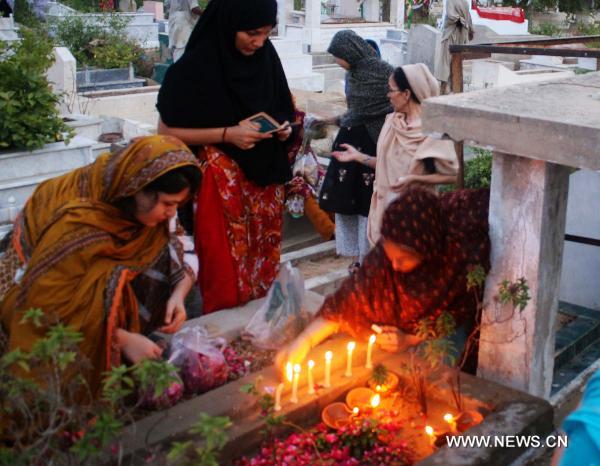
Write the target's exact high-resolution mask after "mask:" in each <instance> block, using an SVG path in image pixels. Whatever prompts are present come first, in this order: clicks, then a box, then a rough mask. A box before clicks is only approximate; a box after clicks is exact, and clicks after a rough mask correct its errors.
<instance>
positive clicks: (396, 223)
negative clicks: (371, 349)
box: [277, 187, 490, 367]
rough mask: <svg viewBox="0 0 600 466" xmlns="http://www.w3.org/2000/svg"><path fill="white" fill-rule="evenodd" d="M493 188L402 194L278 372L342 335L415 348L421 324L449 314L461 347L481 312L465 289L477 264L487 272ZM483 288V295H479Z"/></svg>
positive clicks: (284, 354) (281, 356)
mask: <svg viewBox="0 0 600 466" xmlns="http://www.w3.org/2000/svg"><path fill="white" fill-rule="evenodd" d="M488 203H489V191H487V190H479V191H469V190H461V191H456V192H453V193H447V194H442V195H441V196H439V197H438V195H437V194H435V193H432V192H430V191H428V190H425V189H422V188H418V187H416V188H411V189H408V190H406V191H404V192H402V193H401V194H400V196H399V198H398V199H396V200H395V201H394V202H392V203H391V204H390V206H389V207H388V209H387V210H386V212H385V214H384V216H383V223H382V225H381V238H380V239H379V241H378V242H377V244H376V245H375V247H374V248H373V249H372V250H371V252H370V253H369V254H368V255H367V257H366V258H365V262H364V265H363V266H362V267H361V268H360V270H359V271H358V272H357V273H356V274H354V275H352V276H350V277H349V278H347V279H346V281H344V283H343V284H342V286H341V287H340V288H339V290H337V291H336V292H335V293H334V294H332V295H330V296H328V297H327V299H326V300H325V303H324V304H323V306H322V307H321V309H320V310H319V312H318V314H317V318H316V319H315V320H314V321H313V322H312V323H311V324H310V325H309V326H308V327H307V328H306V329H305V330H304V332H303V333H301V334H300V336H299V337H298V338H296V339H295V340H294V341H293V342H292V343H291V344H290V345H289V346H288V347H287V348H284V349H283V350H281V351H280V352H279V353H278V355H277V364H278V367H283V364H285V362H286V361H288V360H290V361H292V362H293V363H299V362H301V361H302V360H303V359H304V358H305V356H306V354H307V353H308V352H309V351H310V349H311V348H312V347H314V346H316V345H317V344H319V343H320V342H321V341H323V340H324V339H325V338H327V337H329V336H330V335H332V334H334V333H336V332H338V331H344V332H347V333H349V334H350V335H352V336H353V337H356V338H360V339H365V340H366V339H368V337H369V336H370V334H372V333H373V331H372V329H371V326H372V324H377V325H379V326H381V327H382V328H383V330H384V332H383V333H382V334H381V335H379V336H378V337H377V343H378V344H379V345H380V346H382V347H383V348H384V349H386V350H389V351H402V350H403V349H406V348H407V347H409V346H413V345H416V344H418V343H419V342H420V340H419V339H418V338H417V337H416V336H415V333H416V329H417V325H418V324H419V321H421V320H422V319H424V318H429V319H432V320H433V319H437V317H438V316H440V315H441V313H442V312H444V311H446V312H448V313H450V314H451V315H452V316H453V318H454V320H455V323H456V327H457V334H459V335H460V336H461V337H462V341H461V342H458V343H459V344H460V343H462V344H463V345H464V343H465V340H466V336H467V335H469V333H470V330H471V329H472V328H473V325H474V322H475V319H476V315H477V311H478V310H477V300H476V296H475V294H474V291H473V290H471V291H469V290H467V273H468V272H469V270H470V269H471V268H472V267H473V266H477V265H480V266H481V267H483V269H484V270H485V271H486V272H487V270H488V269H489V250H490V243H489V238H488V223H487V214H488ZM481 291H482V290H479V292H481Z"/></svg>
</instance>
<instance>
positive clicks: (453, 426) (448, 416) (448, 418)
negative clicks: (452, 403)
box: [444, 413, 456, 432]
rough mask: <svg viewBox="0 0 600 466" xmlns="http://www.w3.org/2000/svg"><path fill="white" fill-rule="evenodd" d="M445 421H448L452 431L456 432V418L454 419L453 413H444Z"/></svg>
mask: <svg viewBox="0 0 600 466" xmlns="http://www.w3.org/2000/svg"><path fill="white" fill-rule="evenodd" d="M444 421H446V422H447V423H448V425H449V426H450V432H456V420H455V419H454V416H453V415H452V414H450V413H446V414H444Z"/></svg>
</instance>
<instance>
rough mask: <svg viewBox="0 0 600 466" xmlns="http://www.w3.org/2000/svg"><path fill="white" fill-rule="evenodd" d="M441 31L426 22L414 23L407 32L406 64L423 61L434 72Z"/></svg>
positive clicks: (440, 47)
mask: <svg viewBox="0 0 600 466" xmlns="http://www.w3.org/2000/svg"><path fill="white" fill-rule="evenodd" d="M441 43H442V33H441V32H440V31H438V30H437V29H435V28H433V27H431V26H428V25H426V24H415V25H414V26H412V27H411V28H410V31H409V32H408V54H407V64H410V63H425V65H427V68H429V71H431V73H433V74H434V75H435V74H436V73H435V64H436V63H437V62H438V56H439V54H440V53H441V50H442V45H441Z"/></svg>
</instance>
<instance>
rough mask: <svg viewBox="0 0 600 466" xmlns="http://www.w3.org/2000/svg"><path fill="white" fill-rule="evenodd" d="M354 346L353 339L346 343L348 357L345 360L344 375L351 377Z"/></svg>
mask: <svg viewBox="0 0 600 466" xmlns="http://www.w3.org/2000/svg"><path fill="white" fill-rule="evenodd" d="M355 347H356V343H354V342H353V341H351V342H349V343H348V346H347V348H348V359H347V360H346V373H345V374H344V375H345V376H346V377H352V351H354V348H355Z"/></svg>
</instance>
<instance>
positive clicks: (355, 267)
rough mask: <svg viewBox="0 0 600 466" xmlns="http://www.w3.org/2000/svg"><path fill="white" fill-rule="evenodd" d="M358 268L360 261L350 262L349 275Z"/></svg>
mask: <svg viewBox="0 0 600 466" xmlns="http://www.w3.org/2000/svg"><path fill="white" fill-rule="evenodd" d="M358 269H360V262H352V263H351V264H350V265H349V266H348V273H349V274H350V275H354V274H355V273H356V272H358Z"/></svg>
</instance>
